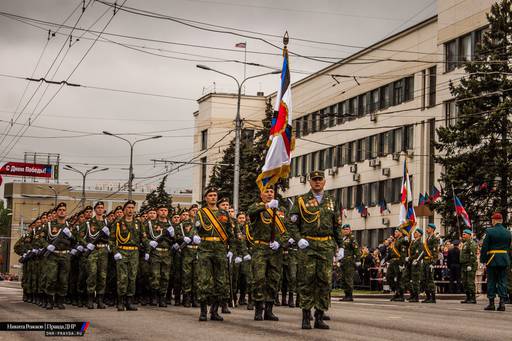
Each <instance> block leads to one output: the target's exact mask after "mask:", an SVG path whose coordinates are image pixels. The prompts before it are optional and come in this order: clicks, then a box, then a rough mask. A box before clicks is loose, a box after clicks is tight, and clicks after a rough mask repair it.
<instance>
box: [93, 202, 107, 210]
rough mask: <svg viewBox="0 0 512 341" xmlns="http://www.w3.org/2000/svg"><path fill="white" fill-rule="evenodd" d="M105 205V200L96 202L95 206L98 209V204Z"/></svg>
mask: <svg viewBox="0 0 512 341" xmlns="http://www.w3.org/2000/svg"><path fill="white" fill-rule="evenodd" d="M100 205H101V206H105V203H104V202H103V201H98V202H97V203H95V204H94V208H95V209H96V207H98V206H100Z"/></svg>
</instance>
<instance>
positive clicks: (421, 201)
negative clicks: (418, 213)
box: [418, 193, 425, 206]
mask: <svg viewBox="0 0 512 341" xmlns="http://www.w3.org/2000/svg"><path fill="white" fill-rule="evenodd" d="M423 205H425V197H424V196H423V193H420V197H419V198H418V206H423Z"/></svg>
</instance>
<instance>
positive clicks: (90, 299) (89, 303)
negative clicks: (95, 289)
mask: <svg viewBox="0 0 512 341" xmlns="http://www.w3.org/2000/svg"><path fill="white" fill-rule="evenodd" d="M87 309H94V294H89V297H88V298H87Z"/></svg>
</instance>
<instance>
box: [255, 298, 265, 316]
mask: <svg viewBox="0 0 512 341" xmlns="http://www.w3.org/2000/svg"><path fill="white" fill-rule="evenodd" d="M254 321H263V302H262V301H256V303H255V310H254Z"/></svg>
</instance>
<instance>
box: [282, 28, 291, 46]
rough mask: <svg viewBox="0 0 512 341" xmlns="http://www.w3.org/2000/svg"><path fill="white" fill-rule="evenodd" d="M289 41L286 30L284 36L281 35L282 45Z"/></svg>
mask: <svg viewBox="0 0 512 341" xmlns="http://www.w3.org/2000/svg"><path fill="white" fill-rule="evenodd" d="M289 41H290V37H288V31H286V32H285V33H284V36H283V44H284V46H286V45H288V42H289Z"/></svg>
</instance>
